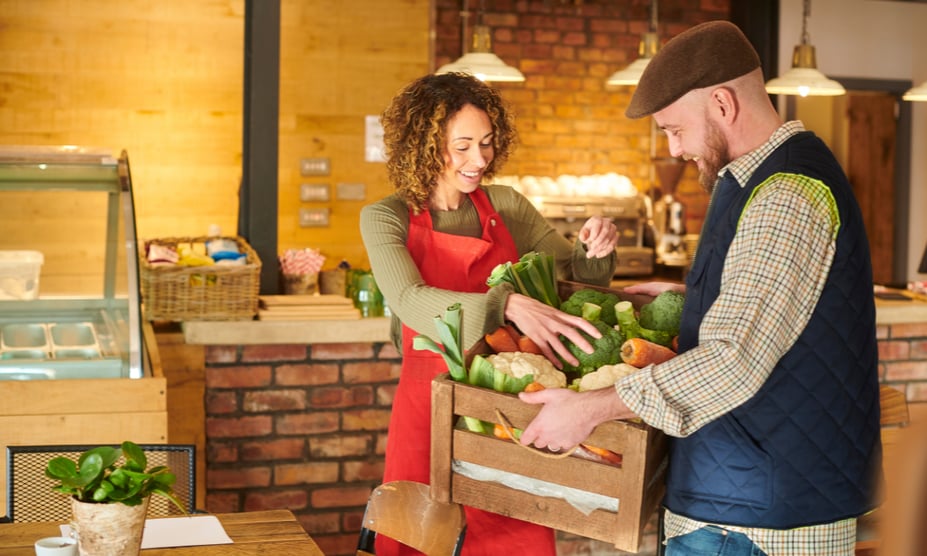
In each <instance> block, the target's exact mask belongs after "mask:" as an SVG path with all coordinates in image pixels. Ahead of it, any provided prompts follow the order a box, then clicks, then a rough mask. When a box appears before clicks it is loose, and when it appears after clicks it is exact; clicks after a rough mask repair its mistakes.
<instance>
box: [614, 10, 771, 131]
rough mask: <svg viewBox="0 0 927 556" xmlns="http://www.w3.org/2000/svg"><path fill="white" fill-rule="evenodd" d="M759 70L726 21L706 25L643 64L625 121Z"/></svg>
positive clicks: (750, 48) (680, 37)
mask: <svg viewBox="0 0 927 556" xmlns="http://www.w3.org/2000/svg"><path fill="white" fill-rule="evenodd" d="M758 67H760V57H759V55H757V53H756V50H755V49H754V48H753V45H752V44H750V41H749V40H747V37H745V36H744V34H743V32H742V31H741V30H740V29H738V28H737V26H736V25H734V24H733V23H731V22H729V21H709V22H707V23H702V24H699V25H696V26H695V27H692V28H691V29H686V30H685V31H683V32H682V33H680V34H678V35H676V36H675V37H673V38H672V39H670V40H669V41H668V42H667V43H666V45H664V46H663V48H661V49H660V50H659V51H657V53H656V54H655V55H654V57H653V58H652V59H651V60H650V63H649V64H647V67H646V68H645V69H644V73H643V75H641V80H640V83H638V84H637V90H635V91H634V96H633V97H631V104H629V105H628V108H627V110H625V112H624V114H625V116H627V117H629V118H643V117H644V116H649V115H650V114H653V113H654V112H659V111H660V110H663V109H664V108H666V107H667V106H669V105H670V104H672V103H673V102H675V101H677V100H679V99H680V98H681V97H682V96H683V95H685V94H686V93H688V92H689V91H692V90H695V89H702V88H704V87H710V86H712V85H717V84H719V83H724V82H726V81H730V80H731V79H734V78H735V77H740V76H741V75H745V74H747V73H750V72H751V71H753V70H755V69H756V68H758Z"/></svg>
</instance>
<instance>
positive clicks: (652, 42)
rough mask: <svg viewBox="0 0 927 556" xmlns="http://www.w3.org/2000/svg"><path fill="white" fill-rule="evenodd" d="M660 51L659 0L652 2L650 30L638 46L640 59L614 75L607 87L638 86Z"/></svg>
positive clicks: (652, 0)
mask: <svg viewBox="0 0 927 556" xmlns="http://www.w3.org/2000/svg"><path fill="white" fill-rule="evenodd" d="M659 49H660V38H659V36H658V35H657V0H651V2H650V30H649V31H648V32H646V33H644V35H643V36H642V37H641V42H640V45H639V46H638V48H637V50H638V55H639V56H640V58H638V59H637V60H634V61H633V62H631V64H630V65H628V66H627V67H626V68H624V69H620V70H618V71H616V72H615V73H613V74H612V76H611V77H609V78H608V80H607V81H606V82H605V84H606V85H637V83H638V82H639V81H640V80H641V74H643V73H644V68H646V67H647V64H649V63H650V59H651V58H653V56H654V54H656V53H657V50H659Z"/></svg>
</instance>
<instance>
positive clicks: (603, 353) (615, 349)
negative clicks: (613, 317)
mask: <svg viewBox="0 0 927 556" xmlns="http://www.w3.org/2000/svg"><path fill="white" fill-rule="evenodd" d="M591 322H592V324H593V325H594V326H595V327H596V329H597V330H598V331H599V332H600V333H601V334H602V337H601V338H598V339H596V338H593V337H592V336H590V335H589V334H586V333H585V332H581V334H582V335H583V337H585V338H586V339H587V340H589V343H591V344H592V347H593V348H594V351H593V352H592V353H586V352H585V351H583V350H582V349H580V348H579V347H577V346H576V344H574V343H573V342H571V341H570V340H568V339H567V338H566V337H565V336H561V337H560V340H561V341H563V345H565V346H566V347H567V349H569V350H570V353H572V354H573V356H574V357H576V359H577V360H578V361H579V365H576V366H574V365H570V364H569V363H568V362H566V361H564V362H563V370H564V372H572V373H578V374H579V375H580V376H582V375H585V374H587V373H591V372H593V371H595V370H596V369H598V368H599V367H602V366H604V365H614V364H616V363H620V362H621V344H623V343H624V335H623V334H622V333H621V332H619V331H618V330H616V329H615V327H614V326H611V325H609V324H607V323H605V322H604V321H601V320H595V321H591Z"/></svg>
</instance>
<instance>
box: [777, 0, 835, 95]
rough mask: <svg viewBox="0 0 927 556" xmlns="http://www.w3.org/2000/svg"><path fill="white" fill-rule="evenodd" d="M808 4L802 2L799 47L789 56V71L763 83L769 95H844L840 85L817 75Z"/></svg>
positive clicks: (808, 1) (806, 1) (822, 75)
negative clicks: (810, 36)
mask: <svg viewBox="0 0 927 556" xmlns="http://www.w3.org/2000/svg"><path fill="white" fill-rule="evenodd" d="M809 15H811V0H804V10H803V13H802V24H801V44H799V45H797V46H796V47H795V50H794V51H793V53H792V68H791V69H790V70H789V71H787V72H785V73H784V74H783V75H781V76H779V77H776V78H774V79H770V80H769V81H767V82H766V92H767V93H769V94H771V95H799V96H803V97H806V96H838V95H842V94H845V93H846V89H844V88H843V85H841V84H840V83H837V82H836V81H834V80H833V79H830V78H828V77H827V76H826V75H824V74H823V73H821V72H820V71H818V69H817V61H816V59H815V51H814V46H812V45H811V41H810V39H809V36H808V16H809Z"/></svg>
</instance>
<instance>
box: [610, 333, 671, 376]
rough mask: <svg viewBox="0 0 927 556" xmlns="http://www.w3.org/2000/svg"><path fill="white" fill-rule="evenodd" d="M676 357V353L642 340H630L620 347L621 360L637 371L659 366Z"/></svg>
mask: <svg viewBox="0 0 927 556" xmlns="http://www.w3.org/2000/svg"><path fill="white" fill-rule="evenodd" d="M673 357H676V352H675V351H673V350H671V349H670V348H668V347H666V346H661V345H660V344H656V343H654V342H651V341H650V340H645V339H643V338H630V339H628V340H627V341H625V343H624V344H622V345H621V360H622V361H624V362H625V363H627V364H628V365H632V366H634V367H637V368H639V369H641V368H644V367H646V366H647V365H659V364H660V363H663V362H665V361H669V360H670V359H672V358H673Z"/></svg>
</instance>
